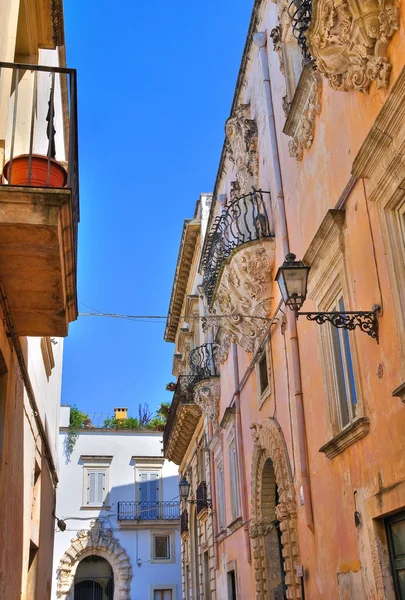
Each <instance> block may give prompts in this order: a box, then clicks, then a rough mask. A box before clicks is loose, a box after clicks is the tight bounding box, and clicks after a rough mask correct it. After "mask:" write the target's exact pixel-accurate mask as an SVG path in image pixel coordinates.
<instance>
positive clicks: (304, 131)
mask: <svg viewBox="0 0 405 600" xmlns="http://www.w3.org/2000/svg"><path fill="white" fill-rule="evenodd" d="M321 89H322V87H321V78H320V76H319V75H318V74H316V73H314V71H313V70H312V68H311V67H310V66H306V67H304V69H303V71H302V74H301V77H300V80H299V82H298V86H297V89H296V91H295V95H294V99H293V101H292V103H291V105H290V110H289V113H288V117H287V121H286V123H285V126H284V129H283V131H284V133H286V134H287V135H290V136H291V137H292V139H291V140H290V141H289V143H288V149H289V152H290V156H291V157H292V158H295V159H297V160H302V158H303V155H304V150H308V149H309V148H310V147H311V145H312V141H313V139H314V132H315V120H316V116H317V115H318V114H319V113H320V112H321V103H320V100H321Z"/></svg>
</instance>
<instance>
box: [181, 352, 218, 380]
mask: <svg viewBox="0 0 405 600" xmlns="http://www.w3.org/2000/svg"><path fill="white" fill-rule="evenodd" d="M217 348H218V346H217V344H211V343H208V344H202V345H201V346H197V347H196V348H194V350H192V351H191V352H190V355H189V357H188V363H189V365H190V369H191V372H192V374H193V375H194V377H195V381H194V382H193V385H194V386H195V385H196V384H197V383H198V382H199V381H203V380H204V379H210V378H211V377H218V376H219V372H218V368H217V365H216V362H215V358H216V352H217Z"/></svg>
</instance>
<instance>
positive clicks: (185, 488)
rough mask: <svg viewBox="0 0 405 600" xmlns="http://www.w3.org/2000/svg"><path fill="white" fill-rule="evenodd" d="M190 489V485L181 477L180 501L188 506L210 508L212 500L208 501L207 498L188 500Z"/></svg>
mask: <svg viewBox="0 0 405 600" xmlns="http://www.w3.org/2000/svg"><path fill="white" fill-rule="evenodd" d="M190 488H191V484H190V483H189V482H188V481H187V479H186V478H185V477H183V479H182V480H181V481H180V483H179V491H180V498H181V499H182V500H185V501H186V502H188V503H189V504H197V506H198V505H200V506H207V507H208V508H212V500H210V499H209V498H197V500H189V499H188V497H189V494H190Z"/></svg>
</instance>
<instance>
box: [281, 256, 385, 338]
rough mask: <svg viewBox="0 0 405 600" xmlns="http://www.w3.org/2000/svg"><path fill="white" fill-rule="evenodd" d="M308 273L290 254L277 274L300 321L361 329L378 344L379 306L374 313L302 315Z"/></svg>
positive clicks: (287, 301)
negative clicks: (302, 318) (303, 317)
mask: <svg viewBox="0 0 405 600" xmlns="http://www.w3.org/2000/svg"><path fill="white" fill-rule="evenodd" d="M309 270H310V267H306V266H305V265H304V263H303V262H302V261H300V260H295V254H287V256H286V257H285V260H284V263H283V264H282V266H281V267H280V268H279V270H278V271H277V274H276V281H277V283H278V286H279V288H280V292H281V296H282V298H283V300H284V303H285V305H286V306H288V307H289V308H290V309H291V310H293V311H294V312H295V316H296V317H297V319H298V317H300V316H305V317H306V318H307V319H308V320H309V321H315V322H316V323H318V325H322V324H323V323H326V322H329V323H331V325H333V326H334V327H337V328H338V329H348V330H349V331H352V330H353V329H356V327H358V328H359V329H360V330H361V331H364V333H367V335H369V336H370V337H372V338H374V339H375V340H377V343H378V319H377V313H378V312H379V310H380V307H379V306H377V305H374V306H373V310H371V311H342V312H338V311H332V312H299V310H300V308H301V306H302V305H303V304H304V302H305V299H306V297H307V289H308V274H309Z"/></svg>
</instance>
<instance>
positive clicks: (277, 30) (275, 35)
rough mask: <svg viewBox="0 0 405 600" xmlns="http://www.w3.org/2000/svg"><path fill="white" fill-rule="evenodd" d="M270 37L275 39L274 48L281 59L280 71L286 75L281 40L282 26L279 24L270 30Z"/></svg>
mask: <svg viewBox="0 0 405 600" xmlns="http://www.w3.org/2000/svg"><path fill="white" fill-rule="evenodd" d="M270 37H271V39H272V40H273V48H274V52H276V53H277V56H278V59H279V61H280V71H281V72H282V74H283V75H284V58H283V48H282V42H281V27H280V25H277V27H274V29H272V30H271V31H270Z"/></svg>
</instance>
